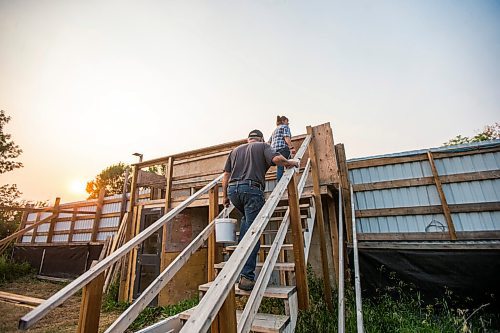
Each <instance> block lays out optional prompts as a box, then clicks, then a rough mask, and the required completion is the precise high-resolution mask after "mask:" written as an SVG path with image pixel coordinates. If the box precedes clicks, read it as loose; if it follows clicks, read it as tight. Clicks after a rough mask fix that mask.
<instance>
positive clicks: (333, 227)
mask: <svg viewBox="0 0 500 333" xmlns="http://www.w3.org/2000/svg"><path fill="white" fill-rule="evenodd" d="M327 202H328V203H327V206H328V219H329V220H330V237H331V239H332V254H333V266H334V267H335V283H336V285H337V287H338V285H339V275H338V274H339V226H338V223H337V211H336V209H335V201H334V200H333V199H328V201H327Z"/></svg>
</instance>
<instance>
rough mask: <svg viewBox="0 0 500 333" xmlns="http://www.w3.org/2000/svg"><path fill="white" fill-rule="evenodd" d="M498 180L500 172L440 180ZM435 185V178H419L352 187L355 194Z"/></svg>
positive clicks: (464, 175) (473, 173)
mask: <svg viewBox="0 0 500 333" xmlns="http://www.w3.org/2000/svg"><path fill="white" fill-rule="evenodd" d="M498 178H500V170H491V171H479V172H468V173H459V174H454V175H441V176H439V179H440V180H441V183H442V184H450V183H460V182H471V181H481V180H491V179H498ZM434 183H435V182H434V177H419V178H411V179H396V180H389V181H383V182H374V183H363V184H353V186H352V187H353V190H354V191H355V192H363V191H374V190H386V189H395V188H401V187H413V186H426V185H433V184H434Z"/></svg>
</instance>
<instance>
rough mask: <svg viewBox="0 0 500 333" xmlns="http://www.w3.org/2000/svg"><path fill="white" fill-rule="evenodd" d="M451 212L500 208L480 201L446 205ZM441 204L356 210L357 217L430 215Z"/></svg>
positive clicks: (440, 212) (435, 211) (437, 212)
mask: <svg viewBox="0 0 500 333" xmlns="http://www.w3.org/2000/svg"><path fill="white" fill-rule="evenodd" d="M448 208H449V209H450V212H451V213H473V212H474V213H479V212H492V211H499V210H500V202H482V203H469V204H452V205H448ZM442 213H443V207H442V206H441V205H433V206H410V207H396V208H380V209H363V210H357V211H356V217H357V218H367V217H380V216H405V215H430V214H442Z"/></svg>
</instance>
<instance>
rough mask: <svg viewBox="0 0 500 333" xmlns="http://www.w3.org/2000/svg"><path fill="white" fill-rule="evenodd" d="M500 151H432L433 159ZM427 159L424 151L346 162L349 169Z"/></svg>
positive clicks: (499, 149)
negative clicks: (414, 153)
mask: <svg viewBox="0 0 500 333" xmlns="http://www.w3.org/2000/svg"><path fill="white" fill-rule="evenodd" d="M498 151H500V148H499V147H494V148H486V149H473V150H469V151H461V152H458V151H457V152H452V151H450V152H433V155H434V158H435V159H442V158H451V157H458V156H468V155H475V154H485V153H494V152H498ZM427 159H428V157H427V154H426V153H421V154H417V155H411V156H399V157H378V158H371V159H366V160H359V161H350V162H348V167H349V169H350V170H352V169H361V168H369V167H376V166H384V165H391V164H401V163H409V162H420V161H426V160H427Z"/></svg>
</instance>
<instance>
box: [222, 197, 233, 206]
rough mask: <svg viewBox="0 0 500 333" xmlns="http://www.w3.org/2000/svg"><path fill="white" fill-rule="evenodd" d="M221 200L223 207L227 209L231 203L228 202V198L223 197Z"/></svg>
mask: <svg viewBox="0 0 500 333" xmlns="http://www.w3.org/2000/svg"><path fill="white" fill-rule="evenodd" d="M222 200H223V203H224V207H229V205H230V203H231V202H230V201H229V198H228V197H223V198H222Z"/></svg>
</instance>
